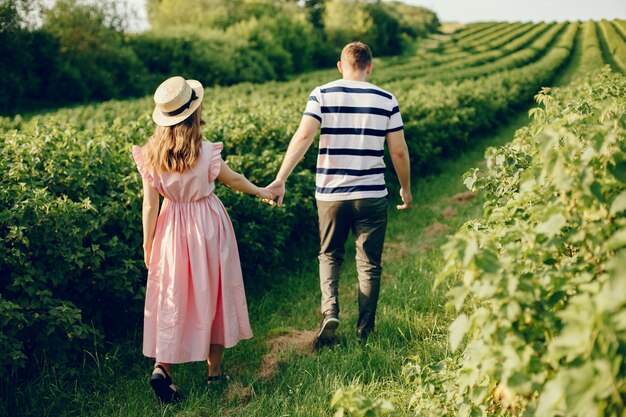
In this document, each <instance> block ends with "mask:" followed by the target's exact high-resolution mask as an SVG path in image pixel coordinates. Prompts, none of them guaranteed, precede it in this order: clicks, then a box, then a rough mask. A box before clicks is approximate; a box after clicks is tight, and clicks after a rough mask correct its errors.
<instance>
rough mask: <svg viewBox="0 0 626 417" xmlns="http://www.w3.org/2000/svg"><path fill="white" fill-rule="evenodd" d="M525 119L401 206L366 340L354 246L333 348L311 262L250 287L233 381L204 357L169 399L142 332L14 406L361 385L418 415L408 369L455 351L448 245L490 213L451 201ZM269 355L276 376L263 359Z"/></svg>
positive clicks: (147, 402) (305, 395)
mask: <svg viewBox="0 0 626 417" xmlns="http://www.w3.org/2000/svg"><path fill="white" fill-rule="evenodd" d="M526 121H527V116H526V113H525V112H524V113H522V114H519V115H518V116H517V117H515V118H513V120H511V122H510V123H509V124H508V125H507V127H506V128H503V129H501V130H499V131H498V132H495V133H494V134H493V135H491V136H489V137H486V138H483V139H481V140H480V141H478V143H476V145H475V147H474V149H473V150H471V151H468V152H466V153H463V154H462V155H459V156H458V157H457V158H456V159H454V160H450V161H448V162H445V163H443V164H442V166H441V167H440V170H439V172H441V173H440V174H438V175H433V176H429V177H426V178H421V179H418V180H415V181H414V203H415V205H414V207H413V208H412V209H411V210H410V211H408V212H398V211H396V210H395V209H392V213H391V215H390V221H389V228H388V234H387V241H386V249H385V255H384V273H383V282H382V289H381V296H380V302H379V310H378V315H377V327H376V329H377V333H376V334H375V335H373V336H372V337H371V338H370V340H369V341H368V342H367V343H366V344H365V345H361V344H359V343H358V342H357V340H356V337H355V325H356V316H357V301H356V297H357V289H358V282H357V278H356V270H355V265H354V244H353V243H351V244H350V245H349V247H348V250H347V255H346V263H345V265H344V269H343V272H342V276H341V280H340V302H341V308H342V313H341V317H340V320H341V325H340V328H339V336H340V342H339V344H338V345H336V346H334V347H332V348H323V349H322V350H320V351H317V352H311V351H310V349H307V346H308V345H307V343H305V342H306V341H307V340H310V336H311V331H312V330H314V329H315V328H316V327H317V325H318V321H319V312H318V310H319V281H318V277H317V264H316V259H314V258H312V259H310V261H309V262H307V263H306V264H305V265H302V266H301V267H300V269H299V271H297V272H291V273H287V274H285V275H284V276H282V277H281V278H280V279H277V280H276V283H274V284H272V285H271V286H270V287H269V288H267V289H266V290H265V291H263V293H259V294H250V293H249V294H248V304H249V312H250V319H251V323H252V327H253V330H254V332H255V338H254V339H252V340H250V341H244V342H241V343H240V344H239V345H238V346H237V347H235V348H233V349H229V350H227V352H226V355H225V360H224V365H225V368H226V369H227V371H228V372H229V373H230V374H231V375H232V376H233V377H234V381H233V383H231V384H230V386H229V387H226V388H218V387H211V388H210V389H209V387H207V386H206V385H205V383H204V381H205V375H206V365H205V364H204V363H193V364H185V365H178V366H174V367H173V377H174V379H175V383H176V384H177V385H179V386H180V388H181V389H182V391H183V393H184V395H185V400H184V401H183V402H182V403H180V404H178V405H176V406H165V407H164V406H160V405H159V404H158V403H157V401H156V398H155V397H154V395H153V393H152V391H151V389H150V387H149V385H148V384H147V380H148V377H149V373H150V371H151V366H152V362H151V360H149V359H147V358H144V357H143V356H142V354H141V334H140V333H139V332H137V334H136V335H135V336H134V338H133V339H132V340H128V341H126V342H125V343H123V344H121V345H116V346H115V347H112V348H111V349H110V350H109V351H108V352H107V353H105V354H102V353H99V352H91V353H89V354H87V355H85V358H86V359H85V362H84V363H83V364H82V365H81V366H79V367H78V370H77V375H76V377H75V378H74V379H73V380H68V379H67V378H61V377H60V376H58V375H59V370H57V369H55V368H54V366H53V365H52V366H51V365H50V363H53V361H49V363H48V364H47V365H44V366H43V368H44V372H43V373H42V376H41V377H40V378H39V379H37V380H35V381H31V382H29V383H28V384H26V385H23V386H13V387H5V388H3V393H2V394H3V395H2V397H3V398H5V400H3V401H7V403H5V404H4V406H3V408H4V411H5V412H7V415H11V416H16V415H33V416H42V417H44V416H90V417H105V416H106V417H117V416H119V417H122V416H124V417H128V416H155V415H161V416H181V417H182V416H198V417H199V416H216V415H219V416H229V415H232V416H242V415H243V416H259V417H260V416H263V417H266V416H328V415H332V410H331V408H330V400H331V398H332V396H333V394H334V393H335V391H336V390H337V389H339V388H342V387H348V386H350V385H357V386H359V387H360V389H361V390H362V393H363V394H365V395H366V396H368V397H370V398H372V399H374V398H379V397H382V398H387V399H389V400H391V401H392V403H393V404H394V406H395V408H396V415H410V414H411V411H410V410H409V401H410V398H411V395H412V392H413V388H412V387H411V386H410V385H407V383H406V382H405V380H404V377H403V375H402V368H403V366H404V365H405V364H407V363H408V362H409V361H411V360H412V358H419V360H420V361H423V362H430V361H434V360H437V359H440V358H442V357H444V356H445V355H446V354H447V339H446V338H447V336H446V334H447V326H448V323H449V319H450V315H449V314H450V313H449V312H447V311H446V308H445V297H444V294H445V288H443V287H442V288H439V289H438V290H436V291H433V281H434V278H435V276H436V274H437V272H438V271H439V270H440V269H441V267H442V262H443V261H442V257H441V252H440V247H441V245H442V244H443V243H444V242H445V239H446V236H447V235H449V234H450V233H453V232H454V231H455V230H456V229H457V228H458V227H459V226H460V225H461V224H462V223H463V222H465V221H466V220H468V219H470V218H473V217H476V216H477V215H478V214H479V212H480V210H481V203H480V201H479V200H480V199H478V198H475V199H472V200H469V201H467V202H463V203H457V202H454V201H453V200H452V199H451V197H452V196H454V195H455V194H457V193H460V192H464V191H466V190H465V188H464V186H463V184H462V180H461V175H462V174H463V173H464V172H465V171H466V170H467V169H469V168H471V167H473V166H476V165H477V164H480V163H481V161H482V159H483V153H484V150H485V148H486V147H487V146H494V145H501V144H504V143H506V142H508V141H509V140H510V139H511V138H512V136H513V132H514V131H515V129H516V128H518V127H520V126H522V125H523V124H525V123H526ZM392 202H393V203H392V205H395V202H397V198H396V196H392ZM444 213H445V214H446V215H447V216H444ZM433 225H435V226H433ZM307 331H308V332H309V333H306V332H307ZM281 335H282V337H281ZM279 337H281V338H280V339H277V338H279ZM277 340H279V341H280V342H281V343H280V345H277V344H276V343H277V342H276V341H277ZM268 353H269V354H270V355H271V357H272V358H273V362H272V363H274V364H275V368H273V369H274V372H268V371H267V363H264V361H267V358H266V355H267V354H268ZM264 358H265V359H264ZM271 369H272V368H270V370H271ZM268 373H269V375H265V374H268Z"/></svg>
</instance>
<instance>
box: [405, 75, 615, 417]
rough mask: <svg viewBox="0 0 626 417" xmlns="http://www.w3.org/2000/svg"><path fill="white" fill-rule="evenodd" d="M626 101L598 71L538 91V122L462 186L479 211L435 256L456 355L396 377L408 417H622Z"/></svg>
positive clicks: (534, 112)
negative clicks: (447, 282) (476, 198)
mask: <svg viewBox="0 0 626 417" xmlns="http://www.w3.org/2000/svg"><path fill="white" fill-rule="evenodd" d="M625 94H626V79H625V78H624V77H623V76H620V75H618V74H615V73H612V72H610V71H609V70H605V71H603V72H602V73H596V74H594V75H593V76H591V77H590V78H588V79H586V80H582V81H579V82H578V83H577V84H575V85H574V86H572V87H570V88H568V89H564V90H555V91H551V90H549V89H544V90H542V91H541V92H540V93H539V94H538V95H537V97H536V99H537V101H538V103H539V104H540V105H541V107H537V108H535V109H533V110H532V111H531V115H532V116H533V117H534V119H535V121H534V122H533V123H532V124H531V125H530V126H529V127H527V128H523V129H521V130H519V131H518V132H517V134H516V137H515V140H514V141H513V142H511V144H510V145H507V146H504V147H502V148H499V149H491V150H489V151H488V153H487V170H486V172H484V173H481V171H480V170H479V169H472V170H470V171H469V172H468V173H467V174H466V175H465V183H466V185H467V186H468V188H469V189H470V190H473V191H477V192H481V193H482V195H484V196H485V199H486V201H485V204H484V215H483V216H482V217H481V218H480V219H476V220H473V221H470V222H468V223H467V224H466V225H465V226H464V227H463V228H462V230H461V231H459V232H458V233H457V235H456V236H454V238H453V239H451V240H450V241H449V243H448V244H447V245H446V247H445V253H446V257H447V260H448V263H447V266H446V268H445V270H444V271H443V272H442V279H443V278H444V277H446V276H449V275H454V276H458V277H459V278H460V280H459V282H458V284H457V285H456V286H455V287H453V288H452V290H450V293H449V295H450V304H451V305H452V306H454V308H456V310H457V311H458V312H459V314H458V316H457V318H456V319H455V320H454V321H453V323H452V324H451V326H450V333H449V337H450V344H451V348H452V349H453V350H457V351H459V350H460V353H459V355H458V356H457V357H454V358H448V359H446V360H445V361H443V362H441V363H439V364H434V365H433V364H431V365H428V364H426V365H423V364H415V365H413V366H412V367H408V368H407V371H408V374H409V377H410V378H412V379H413V381H414V382H415V384H416V385H417V387H418V388H417V390H416V394H415V397H414V403H415V407H416V410H417V411H418V414H423V415H450V414H454V415H467V416H469V415H491V414H502V415H523V416H533V415H541V416H580V415H584V416H621V415H622V413H623V411H624V401H625V400H626V385H625V384H624V379H623V375H624V374H626V367H625V366H626V365H625V362H624V358H625V356H626V326H624V323H625V321H626V308H625V307H626V292H624V290H623V289H624V282H623V279H624V271H625V270H626V239H625V236H626V217H625V216H624V215H625V214H626V176H624V172H626V123H625V121H626V105H625V103H624V101H623V97H624V95H625ZM464 338H466V339H467V342H466V344H463V342H462V340H463V339H464ZM461 347H462V349H460V348H461Z"/></svg>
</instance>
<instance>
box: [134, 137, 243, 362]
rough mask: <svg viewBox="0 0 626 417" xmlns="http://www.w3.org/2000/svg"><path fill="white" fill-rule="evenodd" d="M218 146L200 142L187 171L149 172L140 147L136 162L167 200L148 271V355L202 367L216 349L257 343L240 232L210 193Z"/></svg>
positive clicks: (145, 342) (218, 160)
mask: <svg viewBox="0 0 626 417" xmlns="http://www.w3.org/2000/svg"><path fill="white" fill-rule="evenodd" d="M221 151H222V144H221V143H211V142H206V141H203V142H202V149H201V152H200V156H199V157H198V162H197V163H196V165H195V166H194V167H193V168H191V169H189V170H187V171H185V172H184V173H182V174H181V173H176V172H174V173H161V174H154V173H152V172H149V171H148V170H147V169H145V167H144V166H143V163H142V148H140V147H139V146H133V158H134V159H135V162H136V163H137V168H138V169H139V173H140V174H141V177H142V179H143V181H147V182H148V183H149V184H151V185H152V186H154V187H155V188H156V189H157V190H158V191H159V193H160V194H161V195H163V196H164V197H165V198H164V199H163V204H162V206H161V212H160V213H159V218H158V221H157V226H156V231H155V234H154V243H153V245H152V254H151V257H150V266H149V268H148V282H147V287H146V304H145V311H144V333H143V354H144V355H146V356H148V357H151V358H156V360H158V361H160V362H166V363H183V362H195V361H204V360H206V359H207V358H208V357H209V347H210V345H211V344H218V345H223V346H224V347H227V348H228V347H232V346H234V345H236V344H237V342H239V341H240V340H243V339H249V338H251V337H252V330H251V329H250V323H249V321H248V307H247V304H246V295H245V291H244V286H243V278H242V275H241V265H240V263H239V251H238V250H237V241H236V240H235V232H234V230H233V226H232V223H231V221H230V218H229V217H228V214H227V213H226V209H225V208H224V206H223V205H222V202H221V201H220V199H219V198H218V197H217V196H216V195H215V193H214V192H213V191H214V190H215V183H214V180H215V178H216V177H217V175H218V174H219V172H220V165H221V162H222V158H221V156H220V153H221Z"/></svg>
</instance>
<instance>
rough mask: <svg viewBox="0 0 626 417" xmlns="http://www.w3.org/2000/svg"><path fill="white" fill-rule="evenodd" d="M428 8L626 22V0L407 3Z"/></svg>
mask: <svg viewBox="0 0 626 417" xmlns="http://www.w3.org/2000/svg"><path fill="white" fill-rule="evenodd" d="M126 1H127V2H128V4H129V5H130V6H131V7H132V8H133V9H134V10H135V11H136V12H137V18H136V19H134V20H133V21H132V22H131V30H133V31H141V30H144V29H147V28H148V27H149V25H148V22H147V18H146V10H145V0H126ZM404 2H405V3H409V4H414V5H418V6H424V7H427V8H429V9H431V10H433V11H435V12H436V13H437V15H438V16H439V20H441V21H442V22H460V23H468V22H477V21H494V20H496V21H523V22H526V21H554V20H556V21H562V20H570V21H571V20H589V19H593V20H599V19H614V18H619V19H626V0H404Z"/></svg>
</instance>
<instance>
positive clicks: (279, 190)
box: [263, 178, 285, 207]
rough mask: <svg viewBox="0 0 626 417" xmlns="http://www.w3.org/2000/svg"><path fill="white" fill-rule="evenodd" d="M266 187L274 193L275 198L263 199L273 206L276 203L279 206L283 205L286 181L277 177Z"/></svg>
mask: <svg viewBox="0 0 626 417" xmlns="http://www.w3.org/2000/svg"><path fill="white" fill-rule="evenodd" d="M265 188H267V189H269V190H270V191H271V192H272V193H273V194H274V198H273V199H272V200H263V201H265V202H266V203H268V204H270V205H272V206H274V205H277V206H278V207H280V206H282V205H283V198H284V197H285V181H283V180H279V179H278V178H277V179H275V180H274V181H273V182H272V183H271V184H270V185H268V186H267V187H265Z"/></svg>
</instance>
